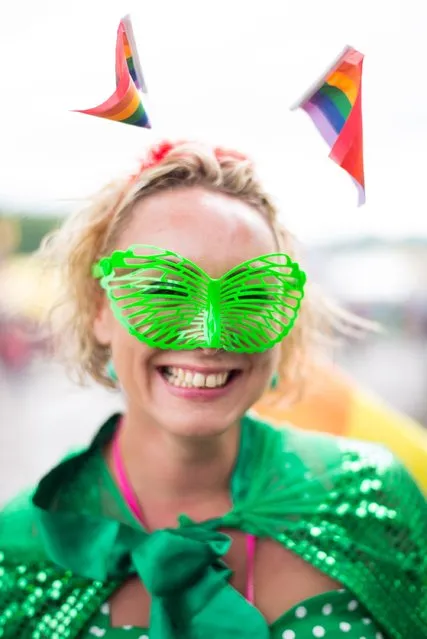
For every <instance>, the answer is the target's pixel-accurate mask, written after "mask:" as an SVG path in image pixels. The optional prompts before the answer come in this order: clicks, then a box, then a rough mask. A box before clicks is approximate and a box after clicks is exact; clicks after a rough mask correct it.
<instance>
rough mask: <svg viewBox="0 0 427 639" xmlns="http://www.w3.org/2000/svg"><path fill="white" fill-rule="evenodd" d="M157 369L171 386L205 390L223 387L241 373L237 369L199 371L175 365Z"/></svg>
mask: <svg viewBox="0 0 427 639" xmlns="http://www.w3.org/2000/svg"><path fill="white" fill-rule="evenodd" d="M158 370H159V372H160V374H161V376H162V377H163V378H164V379H165V380H166V381H167V382H168V383H169V384H171V385H172V386H176V387H177V388H199V389H207V390H209V389H215V388H224V387H225V386H227V385H228V384H230V382H231V381H232V380H233V379H235V378H236V377H237V376H238V375H240V374H241V371H240V370H238V369H233V370H227V371H217V372H205V373H202V372H201V371H192V370H190V369H184V368H177V367H175V366H161V367H160V368H159V369H158Z"/></svg>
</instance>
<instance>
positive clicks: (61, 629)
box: [0, 417, 427, 639]
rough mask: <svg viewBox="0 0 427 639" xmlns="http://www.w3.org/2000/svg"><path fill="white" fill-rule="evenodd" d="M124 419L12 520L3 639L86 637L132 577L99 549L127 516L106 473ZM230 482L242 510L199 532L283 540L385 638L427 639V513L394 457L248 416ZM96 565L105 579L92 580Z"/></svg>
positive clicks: (0, 549)
mask: <svg viewBox="0 0 427 639" xmlns="http://www.w3.org/2000/svg"><path fill="white" fill-rule="evenodd" d="M116 423H117V418H113V419H112V420H110V421H109V422H108V423H107V424H106V425H105V426H104V427H103V429H101V432H100V434H99V435H98V436H97V437H96V438H95V440H94V442H93V444H92V445H91V447H90V448H89V449H88V450H86V451H83V452H82V453H80V454H76V455H74V456H72V457H71V458H70V459H68V460H67V461H65V462H63V463H61V464H59V465H58V466H57V467H56V468H55V469H53V471H52V472H51V473H49V475H47V476H46V477H45V478H44V479H43V481H42V482H41V484H40V485H39V486H38V488H37V490H36V491H35V494H33V495H32V494H30V495H28V496H26V497H24V498H22V499H21V500H18V501H17V502H14V503H13V504H12V505H10V506H9V507H7V508H6V509H5V510H4V512H3V513H2V515H1V517H0V637H4V638H7V639H41V638H43V639H62V638H65V637H67V638H75V637H81V636H82V634H81V633H82V632H83V631H84V629H85V628H87V625H88V623H90V619H91V618H92V617H93V615H94V614H96V612H97V611H98V610H99V609H100V607H101V605H102V604H103V602H105V601H107V600H108V599H109V597H110V596H111V594H112V592H113V591H114V590H115V589H116V588H117V587H118V586H119V584H120V583H121V582H122V581H123V580H124V579H125V578H126V576H127V574H128V571H129V565H127V567H126V570H122V572H121V567H122V566H124V565H126V562H124V559H125V558H126V557H127V556H128V555H127V554H126V553H127V552H128V551H127V550H126V545H125V544H124V545H123V548H122V554H120V552H118V548H117V545H114V544H113V545H111V547H108V548H106V547H105V546H104V547H101V546H100V547H99V549H98V548H97V544H98V543H99V539H100V538H102V534H103V531H104V527H105V526H107V525H109V523H111V517H112V512H114V517H117V518H118V520H120V521H122V517H123V514H122V513H121V512H120V508H118V507H117V502H116V500H115V499H111V493H112V486H111V484H109V483H108V480H107V479H106V478H105V477H102V476H101V475H100V459H101V453H100V451H101V449H102V446H103V445H104V444H105V441H106V440H108V438H111V437H112V435H113V433H114V429H115V425H116ZM243 433H246V434H245V435H243ZM232 484H233V486H232V492H233V503H234V507H233V510H232V511H231V512H230V513H229V514H227V515H226V516H225V517H223V518H221V519H219V520H216V521H215V522H212V521H210V522H206V524H205V523H203V522H202V523H201V524H199V525H197V529H198V530H200V527H202V528H203V527H205V528H206V530H208V529H218V528H221V527H223V528H229V527H234V528H239V529H242V530H244V531H246V532H249V533H252V534H255V535H257V536H266V537H270V538H272V539H275V540H277V541H278V542H279V543H281V544H283V545H284V546H285V547H286V548H288V549H291V550H292V551H293V552H295V553H297V554H298V555H299V556H301V557H302V558H303V559H305V560H306V561H307V562H309V563H311V564H312V565H313V566H315V567H316V568H318V569H319V570H321V571H323V572H324V573H326V574H328V575H329V576H331V577H332V578H333V579H335V580H337V581H338V582H341V583H342V584H343V586H344V587H346V588H348V590H349V591H350V592H352V593H353V595H354V597H355V598H356V599H357V600H358V601H359V602H360V604H361V605H363V606H364V607H365V608H366V609H367V611H368V612H369V615H370V617H371V618H372V619H373V620H374V621H375V623H376V624H378V626H379V627H380V628H381V629H382V631H383V632H384V636H385V637H387V639H388V638H390V639H423V638H424V637H427V552H426V551H427V505H426V501H425V498H424V497H423V496H422V494H421V492H420V491H419V489H418V488H417V486H416V485H415V484H414V482H413V481H412V479H411V478H410V477H409V475H408V473H407V472H406V470H405V469H404V468H403V467H402V466H401V465H400V464H399V463H398V462H397V461H396V460H395V459H394V458H393V456H392V455H391V454H390V453H389V452H387V451H386V450H384V449H382V448H379V447H375V446H371V445H370V444H362V443H359V442H354V441H349V440H344V439H337V438H333V437H328V436H324V435H319V434H308V433H301V432H299V431H297V430H294V429H292V428H285V429H283V430H281V431H277V430H275V429H273V428H270V427H269V426H268V425H267V424H264V423H262V422H260V421H258V420H255V419H253V418H252V417H247V418H245V420H244V423H243V425H242V442H241V451H240V457H239V461H238V463H237V465H236V471H235V476H234V478H233V481H232ZM94 486H95V487H96V489H94ZM76 487H78V490H76ZM89 502H90V503H89ZM37 513H42V515H43V517H41V518H40V517H37V516H36V515H37ZM43 522H44V523H43ZM91 525H93V529H91ZM120 525H122V524H120ZM123 526H124V528H123V530H126V525H125V523H124V522H123ZM185 526H186V527H187V528H188V527H189V529H188V530H187V534H188V535H190V537H191V522H190V523H189V522H187V523H186V524H185ZM121 530H122V529H121V528H120V531H121ZM120 538H122V537H120ZM118 539H119V537H118ZM98 550H99V552H98ZM88 551H90V552H88ZM171 552H172V551H171ZM99 553H101V557H100V554H99ZM102 553H103V554H102ZM52 557H55V560H53V559H52ZM94 557H95V558H96V561H97V564H96V565H97V571H98V572H97V574H100V576H101V577H102V578H100V579H99V578H92V577H91V576H90V575H92V574H94V573H93V570H94V567H93V566H92V565H91V561H92V559H93V558H94ZM101 560H102V561H101ZM141 561H143V558H142V559H141ZM59 565H61V566H62V568H60V567H59ZM70 565H72V566H73V569H70ZM101 568H102V570H101ZM102 571H104V572H102ZM101 573H102V574H101ZM164 579H165V581H166V580H167V579H168V575H164ZM248 605H249V604H248ZM215 636H216V635H215ZM219 636H220V635H219ZM239 636H240V635H239ZM241 636H242V637H244V636H245V635H244V633H243V632H242V634H241Z"/></svg>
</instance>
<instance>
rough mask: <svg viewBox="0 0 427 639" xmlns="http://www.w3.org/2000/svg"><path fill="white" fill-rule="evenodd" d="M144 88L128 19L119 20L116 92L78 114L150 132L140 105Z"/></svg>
mask: <svg viewBox="0 0 427 639" xmlns="http://www.w3.org/2000/svg"><path fill="white" fill-rule="evenodd" d="M144 95H145V96H146V95H147V87H146V84H145V81H144V76H143V75H142V70H141V64H140V61H139V57H138V52H137V49H136V45H135V39H134V35H133V29H132V23H131V20H130V17H129V16H125V17H124V18H122V20H120V24H119V28H118V30H117V42H116V90H115V91H114V93H113V95H112V96H111V97H110V98H108V100H106V101H105V102H103V103H102V104H100V105H99V106H97V107H94V108H93V109H85V110H78V112H79V113H86V114H88V115H96V116H98V117H100V118H106V119H108V120H115V121H117V122H124V123H126V124H133V125H135V126H140V127H145V128H147V129H150V128H151V123H150V121H149V119H148V115H147V112H146V110H145V107H144V104H143V96H144Z"/></svg>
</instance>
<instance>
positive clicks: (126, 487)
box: [112, 428, 142, 521]
mask: <svg viewBox="0 0 427 639" xmlns="http://www.w3.org/2000/svg"><path fill="white" fill-rule="evenodd" d="M119 430H120V428H117V430H116V434H115V436H114V439H113V448H112V453H113V464H114V470H115V471H116V475H117V482H118V484H119V489H120V492H121V493H122V495H123V498H124V500H125V501H126V503H127V505H128V507H129V508H130V510H131V511H132V513H133V514H134V516H135V517H136V518H137V519H138V521H142V512H141V508H140V506H139V504H138V500H137V498H136V496H135V493H134V492H133V490H132V486H131V485H130V483H129V480H128V478H127V475H126V471H125V468H124V465H123V462H122V456H121V454H120V448H119V438H118V434H119Z"/></svg>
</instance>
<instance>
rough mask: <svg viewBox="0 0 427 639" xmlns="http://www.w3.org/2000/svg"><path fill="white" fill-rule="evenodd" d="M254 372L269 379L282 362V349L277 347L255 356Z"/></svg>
mask: <svg viewBox="0 0 427 639" xmlns="http://www.w3.org/2000/svg"><path fill="white" fill-rule="evenodd" d="M253 358H254V360H253V370H254V372H256V373H257V374H258V375H259V376H262V377H266V378H269V377H271V376H272V375H273V374H274V373H275V372H276V370H277V367H278V365H279V360H280V347H279V346H275V347H274V348H271V349H270V350H268V351H266V352H265V353H259V354H257V355H253Z"/></svg>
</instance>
